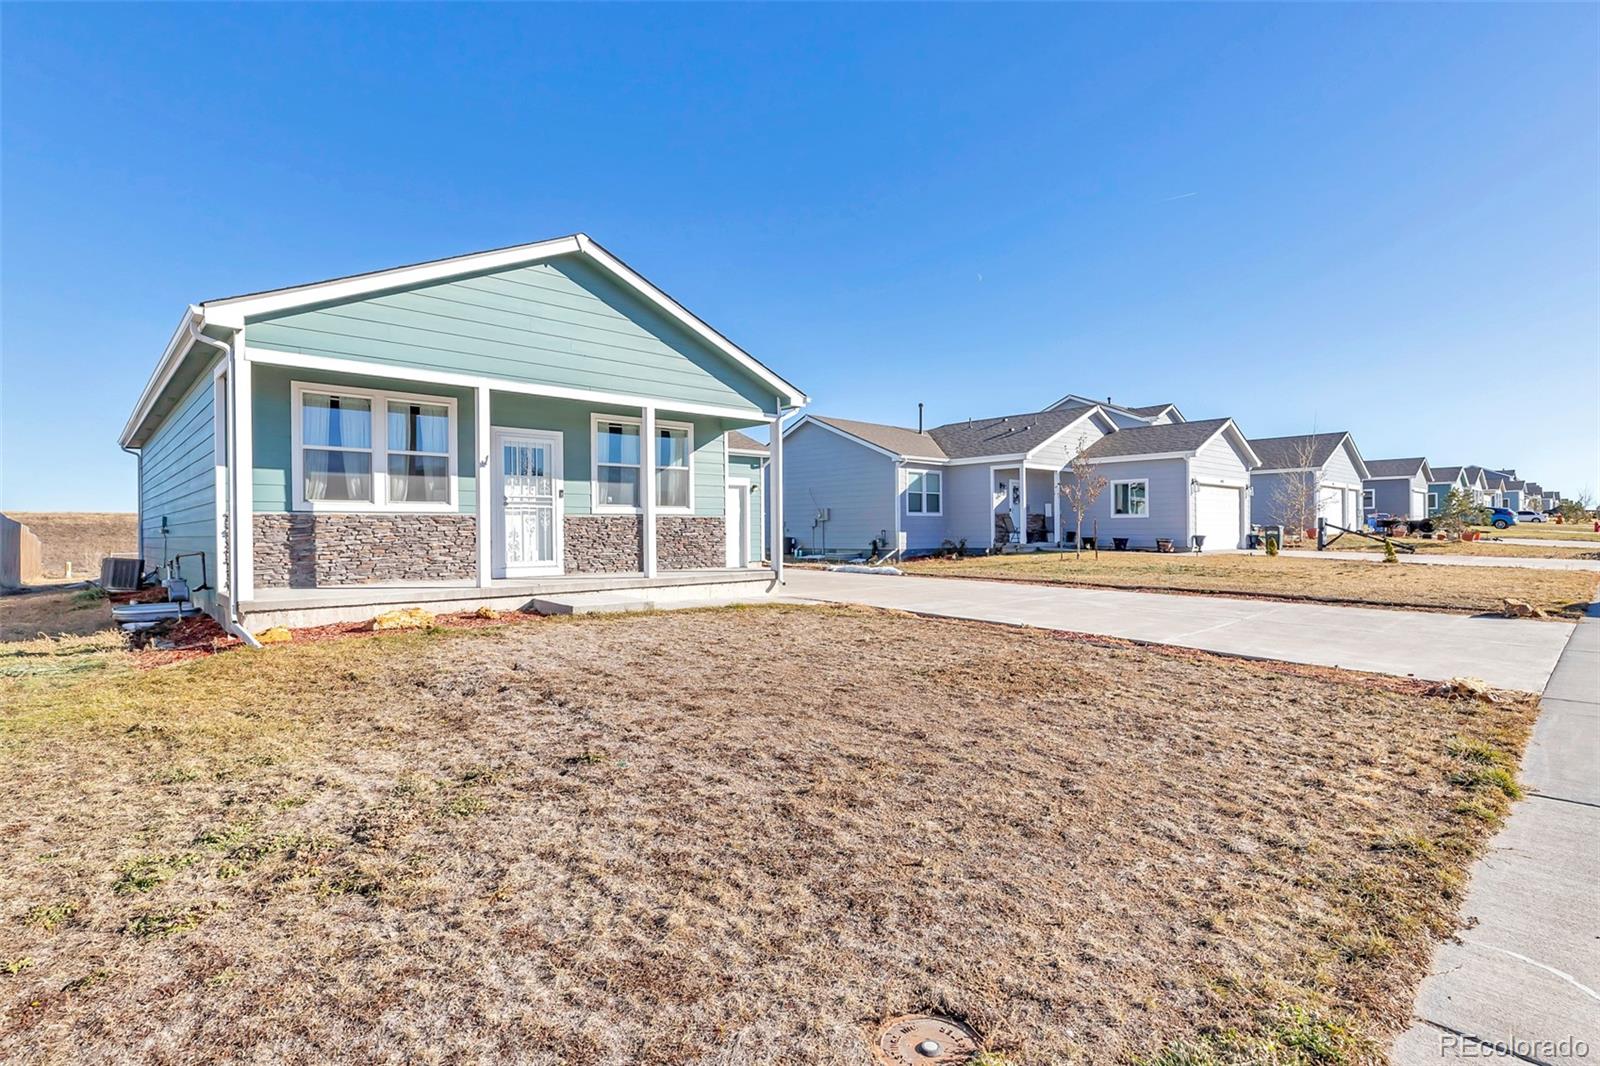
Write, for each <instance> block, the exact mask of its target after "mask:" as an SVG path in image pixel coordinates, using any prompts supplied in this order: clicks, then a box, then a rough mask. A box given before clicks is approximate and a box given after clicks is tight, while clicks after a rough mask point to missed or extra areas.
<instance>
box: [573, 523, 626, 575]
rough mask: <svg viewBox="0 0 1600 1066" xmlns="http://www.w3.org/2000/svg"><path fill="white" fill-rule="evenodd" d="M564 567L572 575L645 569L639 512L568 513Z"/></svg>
mask: <svg viewBox="0 0 1600 1066" xmlns="http://www.w3.org/2000/svg"><path fill="white" fill-rule="evenodd" d="M561 527H562V528H561V549H562V552H563V558H562V568H563V569H564V570H566V572H567V573H569V574H637V573H639V572H640V571H642V570H643V569H644V547H643V545H642V544H641V543H640V530H641V529H642V528H643V525H642V523H641V521H640V519H639V516H638V515H636V514H587V515H572V514H569V515H566V516H565V517H564V518H563V519H562V521H561Z"/></svg>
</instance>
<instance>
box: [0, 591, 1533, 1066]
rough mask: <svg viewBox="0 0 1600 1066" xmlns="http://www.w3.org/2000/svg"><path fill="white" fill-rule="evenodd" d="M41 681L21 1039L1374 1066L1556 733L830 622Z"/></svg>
mask: <svg viewBox="0 0 1600 1066" xmlns="http://www.w3.org/2000/svg"><path fill="white" fill-rule="evenodd" d="M78 639H87V638H78ZM0 686H4V687H0V789H3V791H4V794H5V795H6V797H7V805H6V808H5V811H4V813H3V815H0V928H3V929H4V930H5V934H6V935H5V937H4V938H3V943H4V944H5V951H4V955H5V957H4V958H0V1060H5V1061H13V1062H46V1061H56V1060H61V1059H64V1058H102V1057H105V1058H114V1059H118V1060H123V1061H156V1060H160V1061H178V1060H218V1059H256V1058H263V1057H265V1058H272V1059H275V1060H282V1061H298V1062H318V1061H327V1060H331V1059H342V1060H372V1059H391V1060H418V1059H423V1060H426V1059H448V1060H456V1059H469V1060H486V1059H492V1060H509V1059H515V1060H517V1061H520V1062H528V1063H539V1064H544V1063H548V1064H554V1063H557V1062H561V1063H568V1064H572V1063H596V1064H598V1063H621V1062H640V1063H655V1064H667V1063H686V1062H701V1063H741V1064H743V1063H775V1064H776V1063H785V1064H787V1063H793V1062H797V1061H803V1062H807V1063H823V1064H834V1063H837V1064H850V1066H859V1064H860V1063H862V1062H865V1061H866V1060H867V1054H868V1052H867V1047H868V1042H869V1041H870V1040H871V1039H873V1036H874V1034H875V1032H876V1028H877V1025H878V1023H880V1022H881V1021H882V1020H883V1019H885V1018H889V1017H893V1016H896V1015H901V1014H907V1013H915V1012H933V1013H937V1014H942V1015H946V1016H950V1017H954V1018H956V1019H958V1020H961V1021H963V1022H965V1023H967V1024H969V1025H971V1026H972V1027H973V1028H974V1029H975V1030H976V1031H977V1032H978V1034H979V1035H980V1036H981V1038H982V1039H983V1041H984V1043H985V1044H986V1046H987V1047H988V1048H989V1049H991V1050H992V1051H995V1052H997V1053H1002V1054H1004V1055H1005V1056H1006V1059H1005V1060H1004V1061H1008V1062H1011V1063H1016V1064H1043V1063H1067V1062H1082V1063H1088V1062H1095V1063H1103V1062H1110V1061H1127V1062H1131V1061H1134V1060H1135V1059H1136V1058H1137V1057H1139V1056H1143V1055H1147V1054H1158V1053H1161V1054H1171V1055H1173V1056H1180V1055H1182V1056H1189V1057H1187V1058H1178V1057H1173V1058H1169V1059H1163V1060H1162V1061H1185V1062H1200V1061H1219V1062H1220V1061H1229V1062H1232V1061H1246V1059H1245V1058H1243V1056H1247V1055H1250V1054H1256V1053H1257V1052H1261V1053H1262V1054H1266V1053H1268V1052H1270V1053H1272V1054H1276V1055H1277V1056H1278V1057H1277V1058H1275V1059H1273V1060H1272V1061H1278V1062H1283V1063H1291V1062H1307V1063H1309V1062H1311V1061H1313V1059H1312V1058H1310V1057H1308V1055H1307V1054H1305V1053H1302V1052H1298V1051H1295V1050H1293V1049H1294V1048H1296V1047H1309V1046H1325V1047H1327V1048H1329V1049H1331V1050H1329V1051H1328V1052H1327V1053H1326V1054H1323V1055H1320V1056H1319V1057H1317V1058H1316V1059H1315V1060H1314V1061H1316V1062H1368V1061H1378V1060H1380V1059H1381V1051H1380V1050H1379V1049H1380V1048H1381V1046H1382V1045H1383V1043H1384V1041H1385V1039H1386V1037H1387V1035H1388V1034H1390V1033H1392V1032H1394V1031H1396V1030H1398V1029H1400V1028H1401V1027H1403V1026H1404V1025H1405V1024H1406V1023H1407V1021H1408V1019H1409V1017H1410V1007H1411V998H1412V994H1413V989H1414V987H1415V985H1416V983H1417V981H1418V980H1419V978H1420V977H1421V975H1422V974H1423V972H1424V969H1425V967H1426V965H1427V961H1428V959H1429V954H1430V952H1431V950H1432V946H1433V943H1434V941H1435V939H1436V938H1437V937H1440V936H1444V935H1447V934H1448V933H1450V932H1451V931H1452V929H1453V928H1454V923H1455V913H1456V910H1457V907H1458V906H1459V902H1460V893H1461V887H1462V885H1461V878H1462V874H1463V871H1464V869H1465V868H1466V866H1467V864H1468V863H1469V862H1470V860H1471V858H1472V857H1473V856H1474V855H1475V854H1476V853H1477V852H1478V851H1479V850H1480V849H1481V847H1482V844H1483V842H1484V840H1485V838H1486V836H1487V834H1488V833H1489V832H1490V831H1491V830H1492V828H1493V826H1494V825H1495V824H1496V822H1497V821H1498V820H1499V819H1500V817H1501V816H1502V814H1503V812H1504V811H1505V810H1506V807H1507V805H1508V803H1509V798H1508V797H1509V794H1510V793H1512V792H1514V791H1515V785H1514V784H1513V783H1512V781H1511V778H1510V776H1509V772H1508V770H1507V767H1510V766H1512V765H1514V762H1515V759H1516V758H1517V754H1518V753H1519V752H1520V750H1521V747H1522V745H1523V743H1524V741H1525V738H1526V735H1527V731H1528V728H1529V724H1530V722H1531V720H1532V718H1533V710H1532V707H1531V705H1530V704H1529V703H1527V702H1505V703H1491V702H1488V701H1483V700H1477V699H1466V700H1445V699H1439V698H1431V697H1428V696H1425V695H1423V694H1422V691H1421V688H1420V686H1417V685H1415V684H1414V683H1411V682H1406V681H1400V680H1393V679H1372V678H1365V677H1361V676H1359V675H1349V674H1340V673H1338V672H1336V671H1320V672H1305V671H1290V670H1286V669H1283V668H1280V667H1278V666H1275V665H1273V664H1257V663H1249V662H1241V661H1237V660H1230V659H1223V658H1218V657H1213V656H1207V655H1205V654H1203V653H1195V652H1185V653H1182V654H1166V653H1163V652H1161V651H1159V650H1155V649H1146V648H1135V647H1128V646H1123V645H1119V644H1118V643H1117V642H1094V641H1088V640H1083V639H1063V638H1062V637H1060V636H1059V635H1054V634H1049V633H1043V632H1031V631H1019V630H1015V629H1010V628H1003V627H996V626H986V625H982V624H978V623H964V622H954V621H942V620H932V619H921V618H912V617H907V616H903V615H896V614H890V613H886V612H872V611H866V610H856V609H846V608H804V607H792V608H757V609H731V610H722V611H694V612H673V613H665V614H657V615H643V616H632V617H626V618H580V619H562V620H555V619H548V620H538V621H533V622H527V623H521V624H516V625H509V626H502V627H496V628H489V629H481V630H474V631H457V630H447V629H438V630H433V631H427V632H412V633H405V634H396V635H383V636H377V637H372V638H369V639H361V640H355V639H344V640H326V641H320V642H314V643H309V644H289V645H280V646H274V647H271V648H268V649H266V650H264V651H261V652H245V651H231V652H226V653H222V654H217V655H212V656H208V657H206V658H203V659H196V660H192V661H188V662H182V663H178V664H175V665H172V666H168V667H162V668H159V669H154V670H144V671H140V670H135V669H133V668H132V666H131V665H130V664H129V663H127V662H126V660H125V657H119V656H118V654H117V653H107V656H106V665H104V666H103V667H102V668H101V669H100V670H99V672H98V673H97V674H96V675H95V676H94V677H93V678H89V679H83V678H74V677H73V676H71V675H66V674H57V675H50V676H47V677H40V676H29V677H19V676H8V675H6V674H4V673H3V672H0ZM1262 1049H1266V1051H1262ZM1202 1055H1211V1056H1212V1058H1209V1059H1207V1058H1202V1057H1200V1056H1202ZM1248 1061H1267V1060H1266V1059H1263V1058H1257V1059H1249V1060H1248Z"/></svg>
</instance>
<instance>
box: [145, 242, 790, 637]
mask: <svg viewBox="0 0 1600 1066" xmlns="http://www.w3.org/2000/svg"><path fill="white" fill-rule="evenodd" d="M806 402H807V397H806V396H805V394H804V393H802V392H801V391H800V390H799V389H798V388H796V387H795V386H794V385H792V384H790V383H789V382H788V381H787V380H785V379H784V378H783V377H781V376H779V375H778V374H777V373H776V372H774V371H773V370H772V369H770V368H768V367H767V366H765V365H763V364H762V363H760V362H759V361H757V360H756V359H755V358H754V357H752V356H751V355H749V354H748V353H747V352H745V351H744V350H743V349H741V348H739V347H738V346H737V345H735V344H734V343H733V342H732V341H730V340H728V339H727V338H726V337H724V336H723V335H722V334H720V333H718V332H717V331H716V330H715V329H713V328H712V327H711V326H709V325H708V324H706V323H705V322H703V321H702V320H701V319H699V318H697V317H696V316H695V315H694V314H693V313H691V312H690V311H689V310H688V309H687V308H685V307H683V306H682V305H681V304H679V303H677V301H675V300H673V299H672V298H671V297H670V296H668V295H667V294H666V293H665V292H663V291H662V290H660V289H659V288H657V287H656V286H655V285H653V284H651V283H650V282H649V281H647V280H645V279H644V278H643V277H641V276H640V275H639V274H638V273H636V272H635V271H634V270H633V269H632V268H630V267H629V266H628V265H627V264H625V263H624V262H622V261H621V260H620V259H618V258H617V257H616V256H614V255H612V254H611V253H610V252H608V251H606V250H605V249H604V248H602V247H601V246H600V245H599V244H597V243H596V242H595V241H593V240H592V239H590V238H589V237H587V236H585V235H583V234H577V235H574V236H570V237H562V238H557V239H554V240H548V241H541V242H538V243H535V244H524V245H518V246H515V247H510V248H502V249H497V250H494V251H488V252H479V253H475V254H471V255H463V256H457V257H454V258H449V259H441V260H434V261H431V262H426V263H420V264H415V265H412V266H404V267H397V268H394V269H389V270H380V271H374V272H371V273H366V274H358V275H354V276H350V277H342V278H336V279H333V280H329V281H320V282H315V283H312V284H305V285H296V286H293V287H290V288H283V289H274V290H270V291H266V292H259V293H253V294H249V295H244V296H234V297H228V298H226V299H220V300H210V301H206V302H204V303H199V304H195V305H192V306H190V307H189V308H188V309H187V310H186V311H185V313H184V315H183V318H182V320H181V321H180V322H179V324H178V327H177V329H176V330H175V331H174V333H173V335H172V338H171V340H170V341H169V342H168V344H167V346H166V349H165V351H164V352H163V353H162V355H161V358H160V360H159V362H158V364H157V367H156V370H155V372H154V373H153V374H152V375H151V377H150V380H149V382H148V383H147V384H146V386H145V388H144V390H143V392H142V393H141V394H140V396H139V399H138V402H137V404H136V405H135V408H134V411H133V413H132V415H131V416H130V417H129V419H128V422H127V425H126V426H125V428H124V429H123V432H122V436H121V444H122V446H123V448H124V449H125V450H127V451H130V452H132V453H135V454H136V455H137V456H138V460H139V474H138V478H139V541H140V544H139V550H140V554H141V556H142V558H143V560H144V563H145V565H146V567H147V568H148V569H151V570H157V571H159V572H160V573H161V575H162V576H163V577H181V578H182V579H183V580H184V581H185V582H186V583H187V584H188V585H189V587H190V588H191V590H193V592H194V599H195V602H196V603H197V604H198V605H200V606H201V607H202V608H204V609H205V610H207V611H208V612H210V613H212V614H213V615H214V616H215V617H217V618H218V619H219V620H220V621H222V622H223V624H224V625H225V626H227V627H228V628H230V629H232V630H235V631H243V632H254V631H259V629H260V628H263V627H264V626H266V625H270V624H278V623H290V624H316V623H320V622H328V621H337V620H358V619H361V618H366V617H371V616H372V615H373V614H375V613H379V612H380V611H382V610H388V609H392V608H394V607H397V606H425V607H429V608H430V609H433V610H438V611H449V610H467V609H472V608H474V607H476V606H482V605H486V604H487V605H491V606H497V607H526V606H529V605H536V604H535V601H536V600H537V599H538V598H539V597H540V596H541V595H553V594H556V593H584V592H601V591H605V590H617V589H640V588H646V589H651V590H655V591H654V592H652V595H655V596H659V597H662V598H670V597H673V596H681V597H685V598H691V599H692V598H695V597H699V596H707V595H712V594H718V593H725V592H727V591H728V590H729V589H730V588H733V587H738V588H741V589H745V588H750V587H753V586H754V585H755V584H756V583H762V582H764V583H765V584H766V585H767V586H770V585H771V584H772V583H774V582H776V581H780V580H781V579H782V553H781V551H779V550H777V546H775V545H774V543H773V540H774V534H773V531H775V530H781V529H782V513H781V509H782V493H781V489H779V488H778V487H777V486H781V477H782V436H781V434H780V433H776V432H771V431H772V430H775V429H776V428H777V426H778V425H779V423H780V422H781V419H782V418H783V417H784V416H785V415H786V414H789V413H792V412H794V411H796V410H799V409H800V408H801V407H803V406H805V404H806ZM758 426H766V427H767V428H768V430H769V437H770V439H771V440H772V441H773V442H774V443H773V445H772V446H771V452H770V454H768V449H767V447H766V446H763V445H761V444H759V443H758V442H756V441H755V440H754V439H752V438H750V437H748V436H746V435H744V434H743V433H740V432H739V431H740V430H742V429H748V428H752V427H758ZM769 483H770V484H769Z"/></svg>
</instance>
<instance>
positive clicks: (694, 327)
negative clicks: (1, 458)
mask: <svg viewBox="0 0 1600 1066" xmlns="http://www.w3.org/2000/svg"><path fill="white" fill-rule="evenodd" d="M573 254H578V255H583V256H586V257H587V258H588V259H590V260H591V261H593V262H594V263H595V264H597V265H598V266H600V267H601V268H602V269H603V270H604V271H605V272H606V273H608V274H610V275H611V276H612V277H614V278H615V279H617V280H618V281H620V282H621V283H622V284H623V285H625V286H626V287H628V288H629V289H631V290H633V291H634V292H636V293H638V294H639V295H640V296H642V297H644V299H645V300H646V301H648V302H649V303H651V304H653V305H654V306H655V307H656V308H657V309H659V310H661V311H663V312H665V313H666V315H667V317H668V318H670V319H672V320H674V321H676V322H677V323H678V324H679V325H681V326H683V327H684V328H685V329H687V330H688V331H689V332H690V333H692V334H694V335H695V336H697V337H699V338H700V339H701V340H703V341H705V342H706V343H707V344H709V345H710V346H711V347H713V348H715V349H716V350H717V351H719V352H721V353H722V354H723V355H725V356H727V357H728V358H729V359H731V360H732V361H733V362H734V363H736V364H737V365H739V366H740V367H742V368H743V369H745V370H746V371H748V372H749V373H751V374H753V375H754V376H755V377H757V378H758V379H760V380H761V381H763V382H765V383H766V384H767V385H770V386H771V387H772V389H773V390H774V392H775V393H777V399H778V401H779V405H780V406H788V407H795V408H798V407H804V406H805V405H806V404H808V403H810V402H811V401H810V397H808V396H807V395H806V394H805V393H803V392H801V391H800V390H799V389H798V388H796V387H795V386H794V385H792V384H790V383H789V382H788V381H786V380H785V379H784V378H782V377H780V376H779V375H778V374H777V373H775V372H774V371H772V370H770V369H768V368H767V367H766V366H765V365H763V364H762V363H761V362H760V361H759V360H758V359H756V358H755V357H754V356H752V355H751V354H750V353H749V352H746V351H745V350H744V349H743V348H740V347H739V346H738V345H736V344H734V343H733V342H732V341H730V340H729V339H728V338H726V337H724V336H723V335H722V334H720V333H718V332H717V331H716V330H714V329H712V328H711V327H710V326H709V325H707V324H706V323H705V322H703V321H701V320H700V319H699V318H697V317H696V316H695V315H694V314H693V313H692V312H690V311H689V310H688V308H686V307H684V306H683V305H682V304H680V303H678V301H676V300H674V299H673V298H672V297H670V296H668V295H667V294H666V293H665V292H663V291H662V290H661V289H659V288H657V287H656V286H655V285H653V284H651V283H650V282H649V281H647V280H646V279H645V278H644V277H643V276H641V275H640V274H639V273H638V272H637V271H635V270H634V269H633V268H632V267H630V266H628V264H626V263H624V262H623V261H622V260H620V259H618V258H617V257H616V256H614V255H612V254H611V253H610V252H608V251H606V250H605V249H604V248H602V247H601V246H600V245H599V244H597V243H596V242H595V241H594V240H593V239H592V238H591V237H589V236H588V235H587V234H583V233H576V234H573V235H572V236H570V237H557V238H555V239H553V240H547V241H536V242H534V243H532V244H519V245H514V246H512V247H510V248H498V249H495V250H493V251H487V252H473V253H471V254H468V255H458V256H453V257H451V258H448V259H435V260H432V261H431V262H427V263H417V264H414V265H411V266H403V267H393V268H391V269H388V270H375V271H371V272H369V273H366V274H356V275H353V276H351V277H347V278H335V279H333V280H331V281H319V282H312V283H309V284H306V285H294V286H290V287H288V288H283V289H271V290H268V291H266V292H259V293H252V294H248V295H244V296H232V297H228V298H226V299H221V300H208V301H206V302H205V303H203V304H201V305H199V306H198V307H195V306H192V305H191V306H190V308H189V310H188V312H187V313H186V317H185V319H184V322H187V321H188V316H189V315H196V314H198V315H200V316H201V321H200V322H199V323H197V324H198V325H199V326H201V327H202V328H203V327H204V326H205V325H213V326H219V327H221V328H223V329H230V330H238V329H242V328H243V327H244V322H245V319H246V318H250V317H255V316H260V315H267V314H274V313H276V312H279V311H287V310H292V309H293V308H296V307H303V306H308V305H311V304H318V303H327V302H331V301H336V300H348V299H354V298H356V297H359V296H364V295H366V294H368V293H372V292H381V291H383V290H386V289H395V288H403V287H406V286H412V285H422V284H426V283H428V282H431V281H440V280H443V279H445V278H451V277H458V276H460V275H463V274H476V273H481V272H484V271H490V270H500V269H505V268H507V267H513V266H520V265H523V264H527V263H537V262H541V261H543V260H546V259H552V258H554V257H556V256H560V255H573ZM184 322H180V323H179V325H178V329H177V332H176V333H174V335H173V339H172V341H169V342H168V345H167V350H166V352H165V353H164V354H163V355H162V357H161V362H160V363H158V364H157V367H156V372H155V374H154V375H152V377H151V379H150V380H151V383H152V384H156V383H158V382H159V384H158V386H157V387H156V388H155V389H154V390H153V391H152V390H151V387H150V386H149V385H147V386H146V387H145V391H144V393H142V394H141V395H140V397H139V402H138V403H137V404H135V405H134V411H133V415H132V416H131V417H130V418H129V419H128V423H127V426H126V427H125V428H124V429H123V435H122V438H121V439H122V441H123V443H126V442H127V440H128V439H129V438H130V437H131V436H132V435H133V433H134V431H135V430H136V429H137V427H138V426H139V424H141V423H142V422H143V421H144V419H145V418H146V417H147V416H148V414H149V409H150V407H151V406H152V405H153V404H154V402H155V399H156V397H158V396H159V395H160V394H161V386H164V385H165V384H166V381H167V380H168V379H169V378H170V377H171V375H172V371H173V370H174V369H175V368H176V363H177V361H178V359H181V355H180V356H176V357H175V356H174V354H173V345H174V344H176V343H178V342H179V341H180V340H181V339H182V337H183V335H184V333H185V328H184Z"/></svg>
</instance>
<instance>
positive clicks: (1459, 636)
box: [783, 569, 1574, 692]
mask: <svg viewBox="0 0 1600 1066" xmlns="http://www.w3.org/2000/svg"><path fill="white" fill-rule="evenodd" d="M785 576H786V577H787V579H788V584H787V585H786V587H785V588H784V593H783V594H784V596H785V597H786V598H790V599H799V600H808V601H823V602H831V603H860V604H866V605H868V606H873V607H887V608H893V609H896V610H902V611H913V612H916V613H919V614H929V615H941V616H945V617H949V618H970V619H974V620H976V621H983V622H1002V623H1008V624H1012V625H1028V626H1038V627H1041V628H1045V629H1062V630H1070V631H1073V632H1078V633H1094V634H1099V635H1102V636H1112V637H1126V638H1128V639H1130V640H1142V641H1149V642H1151V643H1157V644H1176V645H1179V646H1181V647H1187V648H1201V649H1204V650H1206V651H1219V652H1227V653H1230V654H1234V655H1249V656H1253V657H1256V658H1262V659H1281V660H1284V661H1286V662H1299V663H1313V664H1316V665H1319V666H1342V667H1345V668H1346V669H1350V670H1367V671H1371V672H1374V673H1382V674H1399V675H1401V676H1414V677H1422V678H1429V679H1434V680H1445V679H1447V678H1451V677H1460V676H1470V677H1478V678H1482V679H1483V680H1485V681H1487V682H1488V683H1489V684H1491V685H1495V686H1497V687H1500V688H1510V689H1521V690H1524V691H1528V692H1538V691H1540V690H1541V689H1543V688H1544V685H1545V682H1546V680H1548V679H1549V677H1550V671H1551V670H1552V669H1554V667H1555V664H1556V660H1557V658H1559V657H1560V655H1561V650H1562V648H1563V647H1564V646H1565V645H1566V643H1567V637H1568V635H1569V634H1571V633H1572V631H1573V628H1574V627H1573V625H1572V624H1571V623H1569V622H1536V621H1527V620H1522V619H1511V618H1482V617H1479V618H1470V617H1466V616H1463V615H1451V614H1435V613H1426V612H1421V611H1390V610H1383V609H1380V608H1370V607H1337V606H1332V605H1328V604H1313V603H1279V602H1275V601H1271V600H1249V599H1237V598H1229V597H1225V596H1204V595H1192V596H1185V595H1168V594H1164V593H1155V592H1128V591H1124V590H1121V589H1087V588H1069V587H1065V586H1050V585H1030V584H1028V583H1026V582H1022V581H981V580H974V579H967V578H948V577H893V576H887V575H880V574H839V573H827V572H823V571H819V570H792V569H791V570H787V571H785Z"/></svg>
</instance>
